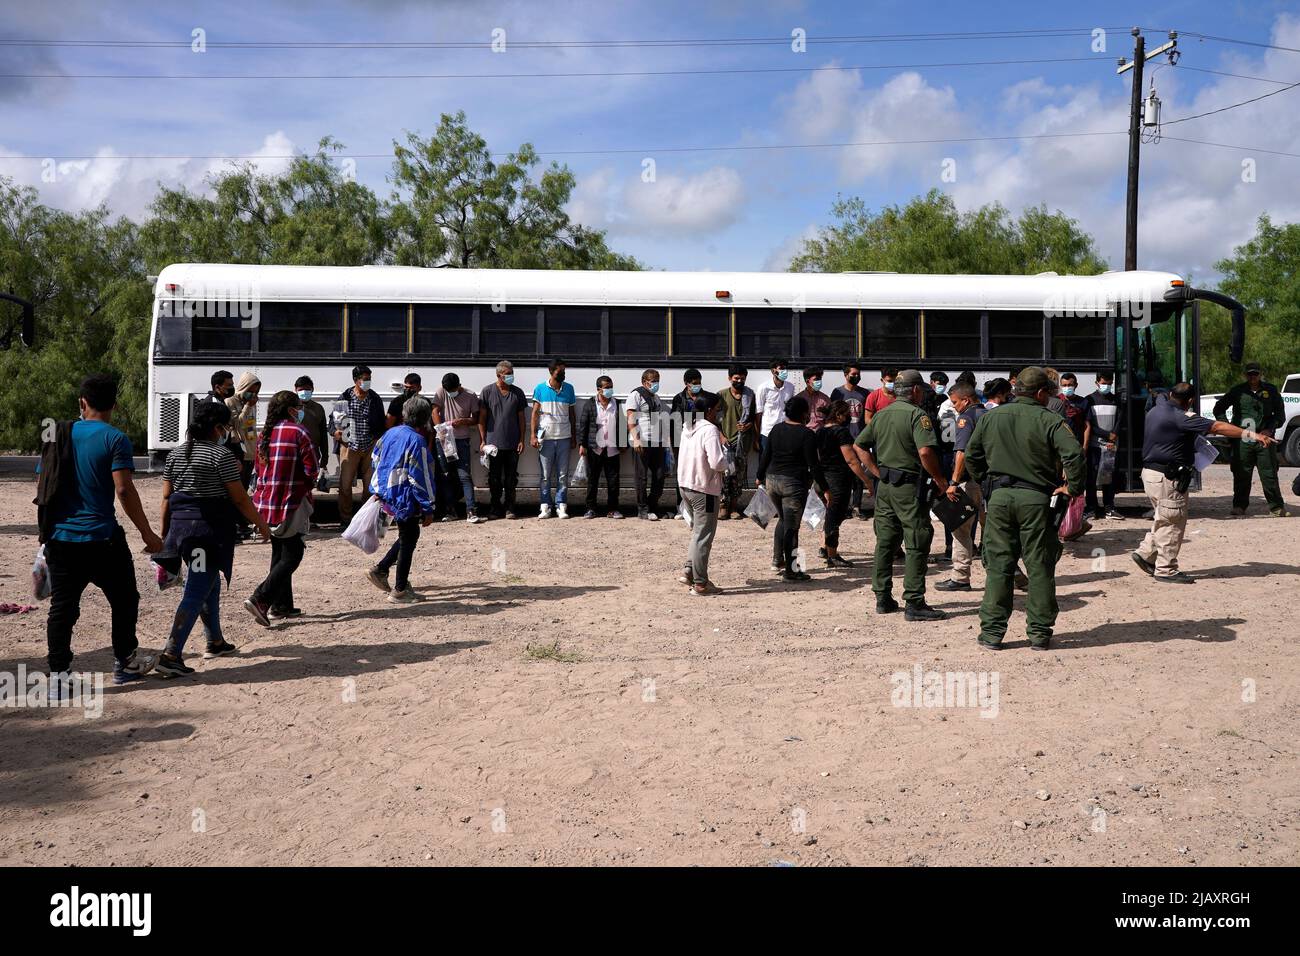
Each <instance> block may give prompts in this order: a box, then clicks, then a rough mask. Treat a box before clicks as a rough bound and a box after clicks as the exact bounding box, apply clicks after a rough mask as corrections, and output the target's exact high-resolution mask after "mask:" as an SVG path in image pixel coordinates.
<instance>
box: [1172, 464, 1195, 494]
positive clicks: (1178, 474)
mask: <svg viewBox="0 0 1300 956" xmlns="http://www.w3.org/2000/svg"><path fill="white" fill-rule="evenodd" d="M1194 471H1195V469H1194V468H1192V466H1191V465H1168V466H1166V468H1165V478H1167V479H1168V480H1169V481H1172V482H1173V483H1174V489H1175V490H1176V491H1178V492H1179V493H1180V494H1186V493H1187V489H1188V488H1189V487H1191V484H1192V474H1193V472H1194Z"/></svg>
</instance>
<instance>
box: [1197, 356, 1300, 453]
mask: <svg viewBox="0 0 1300 956" xmlns="http://www.w3.org/2000/svg"><path fill="white" fill-rule="evenodd" d="M1222 397H1223V393H1222V392H1220V393H1219V394H1217V395H1202V396H1201V414H1202V415H1204V416H1205V417H1206V418H1213V417H1214V403H1215V402H1217V401H1218V400H1219V399H1220V398H1222ZM1282 408H1283V411H1284V412H1285V413H1286V424H1285V425H1283V426H1282V427H1281V428H1280V429H1278V431H1277V440H1278V443H1279V449H1280V451H1281V453H1282V458H1283V460H1284V461H1285V463H1286V464H1288V465H1300V373H1296V374H1294V375H1288V376H1287V377H1286V380H1285V381H1284V382H1283V383H1282Z"/></svg>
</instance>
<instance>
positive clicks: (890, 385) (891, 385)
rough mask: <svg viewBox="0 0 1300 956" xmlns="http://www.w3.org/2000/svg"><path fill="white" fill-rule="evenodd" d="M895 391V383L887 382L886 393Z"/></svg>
mask: <svg viewBox="0 0 1300 956" xmlns="http://www.w3.org/2000/svg"><path fill="white" fill-rule="evenodd" d="M893 390H894V383H893V382H886V383H885V391H887V392H892V391H893Z"/></svg>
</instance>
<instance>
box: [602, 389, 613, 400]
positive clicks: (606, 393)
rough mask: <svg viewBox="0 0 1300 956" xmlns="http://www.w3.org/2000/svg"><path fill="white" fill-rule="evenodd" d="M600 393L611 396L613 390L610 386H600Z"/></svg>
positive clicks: (607, 396)
mask: <svg viewBox="0 0 1300 956" xmlns="http://www.w3.org/2000/svg"><path fill="white" fill-rule="evenodd" d="M600 394H602V395H604V396H605V397H606V398H613V397H614V390H613V389H612V388H602V389H601V390H600Z"/></svg>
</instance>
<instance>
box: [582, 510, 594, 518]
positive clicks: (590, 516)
mask: <svg viewBox="0 0 1300 956" xmlns="http://www.w3.org/2000/svg"><path fill="white" fill-rule="evenodd" d="M583 517H584V518H594V517H596V512H595V511H593V510H592V509H591V508H588V509H587V513H586V514H584V515H583Z"/></svg>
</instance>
